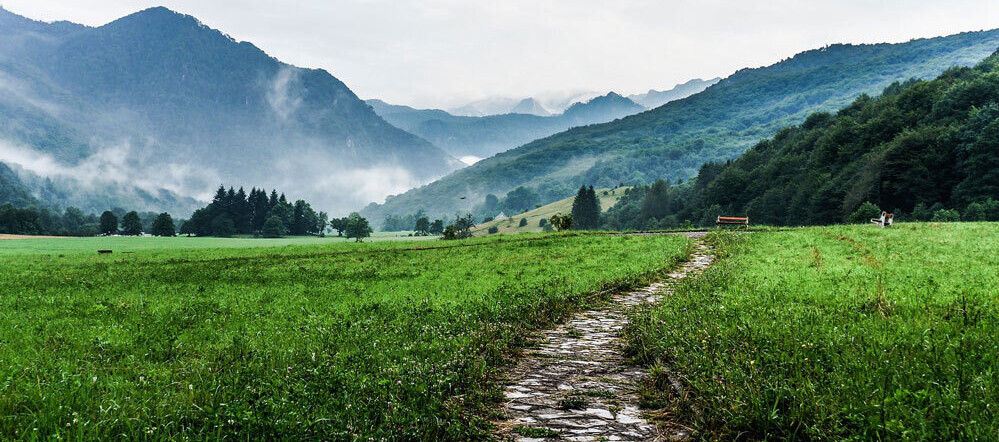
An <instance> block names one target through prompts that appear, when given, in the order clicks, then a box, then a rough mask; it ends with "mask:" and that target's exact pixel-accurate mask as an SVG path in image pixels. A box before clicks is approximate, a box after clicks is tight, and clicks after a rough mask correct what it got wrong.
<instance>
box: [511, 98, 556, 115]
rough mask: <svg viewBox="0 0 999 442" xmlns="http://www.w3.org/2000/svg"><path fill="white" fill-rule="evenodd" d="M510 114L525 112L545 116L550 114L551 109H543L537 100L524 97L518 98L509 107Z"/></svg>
mask: <svg viewBox="0 0 999 442" xmlns="http://www.w3.org/2000/svg"><path fill="white" fill-rule="evenodd" d="M509 113H511V114H527V115H537V116H539V117H547V116H549V115H551V114H552V112H551V111H549V110H548V109H545V107H544V106H543V105H541V103H539V102H538V100H535V99H533V98H525V99H523V100H520V103H517V105H516V106H514V107H513V109H510V112H509Z"/></svg>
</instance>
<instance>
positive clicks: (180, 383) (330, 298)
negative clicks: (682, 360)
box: [0, 235, 689, 440]
mask: <svg viewBox="0 0 999 442" xmlns="http://www.w3.org/2000/svg"><path fill="white" fill-rule="evenodd" d="M688 244H689V241H688V240H686V239H685V238H680V237H623V236H619V237H610V236H568V235H548V236H543V235H529V236H526V237H519V238H517V239H515V240H511V239H509V238H505V239H504V238H489V239H473V240H468V241H460V242H448V243H444V242H423V243H409V242H384V243H364V244H329V245H308V246H291V247H281V248H243V249H238V248H237V249H212V250H197V249H187V250H170V249H161V250H147V251H140V252H137V253H134V254H128V255H121V254H115V255H101V256H99V255H95V254H67V255H65V256H59V255H47V254H36V255H21V256H7V257H0V268H3V269H4V271H3V272H0V439H12V438H13V439H18V438H26V439H34V438H56V437H58V438H60V439H69V440H95V439H97V440H100V439H117V438H125V439H147V440H157V439H159V440H163V439H170V440H178V439H184V438H190V439H213V440H214V439H222V438H228V439H293V440H318V439H323V440H365V439H367V438H368V437H373V438H374V439H376V440H386V439H388V440H412V439H426V440H435V439H443V440H467V439H469V438H472V437H476V436H482V435H483V434H484V431H485V430H486V427H487V425H486V424H485V423H484V421H482V420H481V418H480V416H481V414H477V413H476V412H477V411H482V410H483V408H482V407H485V406H488V405H489V404H491V403H492V401H493V400H495V398H497V397H498V395H499V393H500V392H499V390H498V389H497V388H495V386H494V384H492V383H490V380H491V379H492V373H494V370H495V369H496V368H497V366H498V365H499V364H502V363H503V362H504V361H506V360H507V355H508V354H509V352H510V351H512V350H513V349H514V348H515V347H518V346H521V345H523V344H524V343H525V337H526V336H527V335H528V333H529V331H530V330H531V329H534V328H536V327H541V326H546V325H548V324H550V323H551V321H554V320H558V319H559V318H561V317H564V316H565V315H566V314H567V313H568V312H569V311H572V310H574V309H577V308H579V307H580V306H581V305H583V304H585V303H587V302H591V301H592V297H590V296H588V294H591V293H594V292H597V291H599V290H601V289H605V288H609V287H623V286H629V285H633V284H637V283H640V282H642V281H643V279H644V278H646V277H649V276H654V275H658V274H661V272H662V271H664V269H666V268H668V267H670V266H671V265H672V264H673V263H674V262H676V260H678V259H680V258H682V257H683V256H685V254H686V250H687V248H688Z"/></svg>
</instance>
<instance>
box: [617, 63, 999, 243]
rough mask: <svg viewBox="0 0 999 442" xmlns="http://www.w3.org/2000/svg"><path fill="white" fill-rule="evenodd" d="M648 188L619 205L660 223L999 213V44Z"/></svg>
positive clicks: (620, 222)
mask: <svg viewBox="0 0 999 442" xmlns="http://www.w3.org/2000/svg"><path fill="white" fill-rule="evenodd" d="M653 187H654V188H655V187H662V186H661V185H659V186H653ZM649 193H650V194H651V193H653V192H649ZM654 193H658V194H661V195H663V197H662V198H659V200H661V201H663V203H655V202H652V201H650V199H649V198H648V197H647V196H646V197H645V198H643V199H641V200H636V201H633V202H632V204H626V205H633V206H636V207H638V206H642V207H649V206H656V207H661V208H662V210H661V213H660V214H659V216H658V217H659V218H660V221H661V220H662V219H663V218H670V219H672V220H673V221H672V222H674V223H675V222H677V220H683V219H689V220H692V221H694V222H697V221H698V220H701V222H702V223H707V222H710V220H711V219H713V217H714V216H716V215H718V214H721V213H726V214H737V215H742V214H745V215H748V216H749V217H750V219H751V220H752V221H753V223H754V224H771V225H806V224H834V223H840V222H850V221H852V222H857V221H860V222H866V221H867V220H868V219H869V218H870V217H871V216H876V215H877V214H878V213H879V212H880V210H879V209H878V207H880V208H881V209H884V210H887V211H890V212H893V213H894V214H895V215H896V217H898V218H899V219H907V220H921V221H929V220H931V219H937V220H957V219H963V220H966V221H985V220H990V221H999V52H997V53H996V54H994V55H992V56H991V57H989V58H987V59H986V60H984V61H983V62H982V63H980V64H979V65H977V66H976V67H974V68H968V67H961V68H952V69H948V70H947V71H945V72H944V73H943V74H942V75H940V76H939V77H938V78H936V79H934V80H929V81H908V82H905V83H896V84H893V85H891V86H889V87H888V88H886V89H885V90H884V92H883V93H882V94H881V95H880V96H878V97H876V98H871V97H868V96H863V97H861V98H858V99H857V100H856V101H854V102H853V103H852V104H850V105H849V106H847V107H845V108H843V109H841V110H840V111H838V112H836V113H835V114H830V113H825V112H821V113H816V114H812V115H810V116H809V117H808V118H807V119H806V120H805V122H804V123H803V124H802V125H800V126H794V127H790V128H786V129H782V130H781V131H779V132H778V133H777V135H776V136H775V137H774V138H773V139H768V140H764V141H762V142H760V143H759V144H757V145H756V146H754V147H753V148H752V149H750V150H749V151H747V152H746V153H745V154H743V155H742V156H741V157H740V158H739V159H737V160H735V161H732V162H730V163H724V164H723V163H711V164H706V165H705V166H704V167H702V169H701V171H700V173H699V175H698V177H697V179H696V181H695V182H694V184H693V185H689V186H679V187H677V186H673V187H672V188H671V189H669V191H668V192H666V191H663V190H658V191H657V192H654ZM685 202H686V203H685ZM865 202H870V203H873V204H874V205H876V206H878V207H874V208H871V207H870V206H869V205H867V204H865ZM862 207H863V208H864V209H863V210H860V211H859V212H858V209H861V208H862ZM618 212H621V213H624V212H627V209H625V208H624V206H622V207H616V208H614V209H612V210H611V211H610V212H609V214H608V217H607V219H606V220H605V222H607V223H608V227H611V228H646V227H647V224H648V223H649V222H650V221H649V220H647V219H646V220H643V219H642V217H641V216H634V215H626V216H621V217H615V216H614V214H615V213H618ZM855 213H857V214H856V215H854V214H855ZM651 222H652V223H655V220H651ZM641 223H646V225H636V224H641ZM657 227H658V226H657Z"/></svg>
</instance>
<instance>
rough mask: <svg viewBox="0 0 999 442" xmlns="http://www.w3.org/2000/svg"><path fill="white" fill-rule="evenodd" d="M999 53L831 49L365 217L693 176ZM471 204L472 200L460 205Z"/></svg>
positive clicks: (447, 182) (938, 47) (934, 42)
mask: <svg viewBox="0 0 999 442" xmlns="http://www.w3.org/2000/svg"><path fill="white" fill-rule="evenodd" d="M996 47H999V31H997V30H992V31H983V32H969V33H962V34H957V35H952V36H947V37H938V38H931V39H919V40H913V41H910V42H907V43H900V44H874V45H832V46H828V47H825V48H822V49H816V50H811V51H807V52H803V53H801V54H798V55H796V56H794V57H792V58H790V59H787V60H784V61H782V62H780V63H777V64H774V65H772V66H768V67H764V68H758V69H744V70H741V71H739V72H736V73H735V74H733V75H731V76H730V77H728V78H726V79H724V80H722V81H721V82H719V83H718V84H716V85H714V86H712V87H710V88H708V89H707V90H705V91H704V92H702V93H699V94H696V95H693V96H690V97H687V98H685V99H682V100H677V101H674V102H671V103H668V104H666V105H664V106H662V107H659V108H657V109H654V110H651V111H648V112H644V113H641V114H638V115H633V116H631V117H627V118H624V119H621V120H618V121H614V122H611V123H606V124H598V125H592V126H586V127H579V128H575V129H572V130H569V131H566V132H563V133H560V134H557V135H553V136H551V137H548V138H544V139H540V140H537V141H534V142H531V143H529V144H526V145H524V146H521V147H519V148H516V149H513V150H510V151H508V152H504V153H501V154H499V155H496V156H495V157H492V158H489V159H486V160H483V161H481V162H479V163H477V164H475V165H474V166H471V167H468V168H465V169H462V170H459V171H457V172H455V173H452V174H451V175H449V176H447V177H445V178H443V179H441V180H438V181H436V182H434V183H431V184H429V185H426V186H423V187H420V188H417V189H414V190H411V191H409V192H407V193H405V194H403V195H399V196H395V197H390V198H388V199H387V200H386V203H385V204H383V205H371V206H369V207H368V208H366V209H365V211H364V213H365V214H366V215H368V216H370V217H373V218H374V219H381V218H382V217H384V215H385V214H400V213H403V214H404V213H412V212H415V211H416V210H419V209H424V210H427V211H428V212H430V213H444V214H453V213H454V211H456V210H467V209H470V208H471V207H472V206H474V205H475V204H479V203H481V201H482V198H484V196H485V195H486V194H489V193H493V194H496V195H502V194H504V193H505V192H507V191H509V190H511V189H513V188H516V187H517V186H521V185H525V186H530V187H534V188H536V189H538V193H540V194H542V195H547V196H548V198H549V200H555V199H559V198H562V197H565V196H569V195H571V193H572V192H573V191H574V189H575V188H578V187H579V185H581V184H583V183H586V184H592V185H594V186H597V187H609V186H611V187H612V186H613V185H616V184H618V183H621V182H623V183H625V184H637V183H648V182H651V181H653V180H655V179H658V178H665V179H668V180H671V181H672V180H676V179H679V178H689V177H692V176H694V175H695V174H696V173H697V171H698V168H699V167H700V165H701V164H703V163H705V162H707V161H713V160H724V159H730V158H735V157H737V156H738V155H739V154H741V153H742V152H743V151H745V150H746V149H747V148H748V147H750V146H752V145H753V144H754V143H756V142H758V141H759V140H760V139H762V138H766V137H769V136H772V135H773V134H774V133H776V131H777V130H778V129H779V128H780V127H783V126H787V125H789V124H795V123H799V122H801V121H803V120H804V118H805V116H807V115H808V114H809V113H811V112H815V111H822V110H834V109H837V108H839V107H842V106H844V105H846V104H848V103H849V102H850V101H852V100H853V99H855V98H856V97H858V96H859V95H861V94H863V93H876V92H877V91H880V90H881V89H883V88H884V87H886V86H887V85H889V84H891V83H892V82H895V81H902V80H905V79H908V78H913V77H915V78H932V77H935V76H936V75H938V74H939V73H940V72H943V71H944V70H945V69H947V68H948V67H951V66H955V65H956V66H970V65H974V64H975V63H977V62H979V61H980V60H982V59H983V58H985V57H986V56H988V55H989V54H991V53H992V51H994V50H995V49H996ZM462 196H464V197H465V199H461V198H460V197H462Z"/></svg>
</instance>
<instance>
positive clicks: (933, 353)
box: [629, 223, 999, 440]
mask: <svg viewBox="0 0 999 442" xmlns="http://www.w3.org/2000/svg"><path fill="white" fill-rule="evenodd" d="M713 242H714V243H715V244H716V247H717V248H718V251H719V255H720V256H721V257H722V259H721V261H720V262H719V263H718V264H716V265H715V266H714V267H713V268H712V269H711V270H709V271H708V272H707V273H706V274H705V275H703V277H701V278H700V279H698V280H696V281H693V282H690V283H687V284H685V285H683V286H682V287H681V289H680V290H679V291H678V292H677V293H676V294H675V295H674V296H669V297H664V298H663V299H662V301H661V303H660V304H659V305H658V306H656V307H652V308H648V309H646V310H643V311H640V312H638V313H636V314H635V316H634V321H633V322H632V325H631V328H630V330H629V340H630V351H631V352H632V353H633V354H634V355H635V356H636V357H637V359H638V360H639V361H641V362H644V363H646V364H649V365H651V366H652V373H653V378H652V381H651V382H649V384H648V385H646V387H645V389H644V396H643V402H644V405H645V406H646V407H648V408H650V409H654V410H657V412H656V413H657V414H660V415H661V416H663V417H665V418H667V419H670V420H672V421H679V422H682V423H684V424H687V425H691V426H692V427H693V428H694V429H695V430H696V437H697V438H700V439H708V440H728V439H741V440H996V439H999V409H997V404H999V312H997V310H996V309H997V307H999V304H997V297H999V224H994V223H991V224H990V223H946V224H941V223H925V224H921V223H902V224H897V225H896V226H895V227H894V228H890V229H879V228H877V227H875V226H873V225H860V226H833V227H814V228H804V229H792V230H788V231H781V232H757V233H749V234H742V235H737V234H732V233H725V234H717V235H714V236H713ZM670 378H673V379H677V380H679V381H680V383H681V385H683V387H684V388H683V390H682V391H678V390H676V389H675V388H674V387H673V386H672V384H671V382H670Z"/></svg>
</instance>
